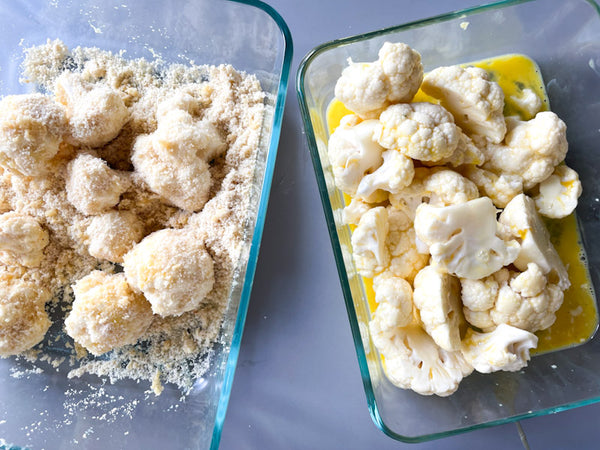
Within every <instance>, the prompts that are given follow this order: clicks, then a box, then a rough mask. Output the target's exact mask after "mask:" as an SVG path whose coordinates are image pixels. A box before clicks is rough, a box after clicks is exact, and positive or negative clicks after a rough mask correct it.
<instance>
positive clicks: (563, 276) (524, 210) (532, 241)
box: [499, 194, 571, 290]
mask: <svg viewBox="0 0 600 450" xmlns="http://www.w3.org/2000/svg"><path fill="white" fill-rule="evenodd" d="M499 221H500V223H501V224H503V225H505V226H507V227H508V228H509V229H510V231H511V233H512V235H513V236H514V237H515V238H517V239H518V240H519V242H520V249H519V252H518V255H517V258H516V259H515V260H514V263H513V264H514V265H515V266H516V267H517V268H518V269H519V270H526V269H527V267H528V265H529V263H532V262H534V263H536V264H537V265H538V266H540V268H541V269H542V271H543V272H544V274H546V275H547V277H548V280H549V281H550V282H551V283H554V284H557V285H558V287H559V288H560V289H561V290H565V289H567V288H568V287H569V286H570V285H571V282H570V281H569V274H568V273H567V269H566V268H565V266H564V264H563V262H562V261H561V259H560V256H558V253H557V252H556V249H555V248H554V246H553V245H552V243H551V242H550V235H549V233H548V230H547V229H546V226H545V225H544V222H543V221H542V219H541V217H540V216H539V214H538V213H537V210H536V208H535V202H534V201H533V200H532V199H531V198H530V197H528V196H526V195H525V194H520V195H517V196H516V197H515V198H513V199H512V200H511V201H510V203H509V204H508V205H506V208H504V210H503V211H502V214H500V218H499Z"/></svg>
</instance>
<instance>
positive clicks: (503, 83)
mask: <svg viewBox="0 0 600 450" xmlns="http://www.w3.org/2000/svg"><path fill="white" fill-rule="evenodd" d="M465 66H477V67H481V68H482V69H485V70H486V71H487V72H488V73H489V74H490V79H491V80H493V81H496V82H497V83H498V84H499V85H500V87H501V88H502V90H503V91H504V96H505V106H504V115H505V116H510V115H519V116H520V117H521V119H522V120H529V119H531V118H532V117H531V116H530V115H529V114H528V113H527V112H526V111H525V110H523V109H522V108H521V107H520V106H519V103H518V102H517V101H515V98H517V99H518V98H520V97H521V95H522V94H523V91H524V90H525V89H531V90H532V91H533V92H535V94H536V95H537V96H538V97H539V98H540V99H542V110H549V109H550V105H549V101H548V96H547V95H546V90H545V88H544V82H543V80H542V76H541V72H540V69H539V67H538V66H537V64H536V63H535V62H534V61H533V60H531V59H530V58H528V57H527V56H524V55H519V54H513V55H505V56H499V57H496V58H490V59H486V60H482V61H477V62H473V63H469V64H465ZM413 101H415V102H416V101H419V102H423V101H428V102H431V103H439V102H438V101H437V100H435V99H433V98H432V97H429V96H428V95H426V94H424V93H423V92H422V91H421V90H419V92H417V94H416V95H415V97H414V98H413ZM347 114H352V111H350V110H349V109H348V108H346V107H345V106H344V104H343V103H341V102H340V101H339V100H336V99H334V100H333V101H332V102H331V103H330V104H329V106H328V108H327V125H328V128H329V133H332V132H333V130H335V128H336V127H337V126H338V125H339V124H340V120H341V119H342V117H344V116H345V115H347ZM344 199H345V201H346V204H348V203H349V202H350V196H348V195H346V194H344ZM545 222H546V225H547V227H548V230H549V232H550V236H551V240H552V243H553V244H554V246H555V247H556V250H557V251H558V254H559V255H560V257H561V259H562V261H563V263H564V264H565V266H566V267H567V270H568V273H569V279H570V281H571V287H570V288H569V289H567V290H566V291H565V293H564V295H565V298H564V302H563V304H562V306H561V308H560V309H559V310H558V312H557V314H556V322H555V323H554V324H553V325H552V326H551V327H550V328H548V329H546V330H543V331H539V332H538V333H536V334H537V336H538V338H539V341H538V347H537V348H536V349H535V350H533V351H532V353H537V354H540V353H547V352H549V351H555V350H560V349H564V348H568V347H572V346H575V345H579V344H582V343H584V342H587V341H588V340H589V339H590V338H591V337H592V336H593V335H594V333H595V332H596V329H597V328H598V310H597V307H596V299H595V297H594V292H593V287H592V283H591V280H590V276H589V271H588V268H587V262H586V258H585V252H584V250H583V246H582V243H581V239H580V236H579V230H578V226H577V219H576V217H575V215H574V214H572V215H571V216H569V217H566V218H564V219H560V220H552V219H547V220H546V221H545ZM352 228H354V227H352ZM363 285H364V288H365V293H366V295H367V300H368V303H369V308H370V311H371V312H373V311H375V309H376V308H377V303H376V302H375V293H374V291H373V281H372V280H371V279H369V278H363Z"/></svg>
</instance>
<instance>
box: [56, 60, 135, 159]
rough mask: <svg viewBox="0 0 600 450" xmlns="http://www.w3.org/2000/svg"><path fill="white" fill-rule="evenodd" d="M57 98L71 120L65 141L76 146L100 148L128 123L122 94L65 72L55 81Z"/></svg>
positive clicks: (127, 114)
mask: <svg viewBox="0 0 600 450" xmlns="http://www.w3.org/2000/svg"><path fill="white" fill-rule="evenodd" d="M55 95H56V99H57V101H58V102H59V103H61V104H63V105H64V106H65V109H66V113H67V118H68V119H69V128H68V133H67V134H66V136H65V140H66V141H67V142H69V143H70V144H72V145H75V146H87V147H100V146H102V145H104V144H106V143H108V142H110V141H111V140H113V139H114V138H115V137H117V135H118V134H119V132H120V131H121V129H122V128H123V125H125V123H127V121H128V120H129V110H128V109H127V107H126V106H125V103H124V102H123V99H122V98H121V96H120V95H119V93H118V92H117V91H116V90H114V89H112V88H111V87H109V86H107V85H106V84H102V83H96V84H94V83H90V82H88V81H86V80H85V79H84V78H83V76H82V75H81V74H79V73H73V72H69V71H65V72H63V73H62V74H61V76H60V77H58V79H57V80H56V85H55Z"/></svg>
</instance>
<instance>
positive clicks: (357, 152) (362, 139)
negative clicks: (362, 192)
mask: <svg viewBox="0 0 600 450" xmlns="http://www.w3.org/2000/svg"><path fill="white" fill-rule="evenodd" d="M376 124H377V121H376V120H365V121H360V119H359V118H358V116H355V115H353V114H351V115H347V116H344V117H343V118H342V120H341V122H340V125H339V126H338V127H337V128H336V129H335V131H334V132H333V133H332V134H331V136H330V138H329V144H328V147H327V153H328V155H329V161H330V162H331V169H332V171H333V178H334V180H335V184H336V186H337V187H338V188H339V189H340V190H342V191H343V192H345V193H346V194H348V195H355V194H356V190H357V188H358V185H359V184H360V182H361V180H362V179H363V177H364V176H365V173H368V172H372V171H374V170H375V169H377V168H378V167H379V166H381V164H382V163H383V158H382V156H381V153H382V152H383V151H384V150H385V149H384V148H383V147H381V146H380V145H379V144H378V143H377V142H375V140H374V139H373V130H374V129H375V126H376Z"/></svg>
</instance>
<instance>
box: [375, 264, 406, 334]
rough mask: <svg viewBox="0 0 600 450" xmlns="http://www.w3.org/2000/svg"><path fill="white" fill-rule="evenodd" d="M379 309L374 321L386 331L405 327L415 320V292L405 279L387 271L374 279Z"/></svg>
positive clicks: (376, 311)
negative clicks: (413, 295)
mask: <svg viewBox="0 0 600 450" xmlns="http://www.w3.org/2000/svg"><path fill="white" fill-rule="evenodd" d="M373 291H374V292H375V301H376V302H377V309H376V310H375V313H374V315H373V320H377V321H379V323H380V325H381V326H382V327H383V328H385V329H388V328H389V329H391V328H393V327H403V326H405V325H408V324H410V323H411V322H412V320H413V300H412V294H413V290H412V287H411V286H410V283H409V282H408V281H406V280H405V279H404V278H400V277H396V276H394V275H393V274H392V273H391V272H389V271H385V272H383V273H382V274H381V275H378V276H377V277H375V278H374V279H373Z"/></svg>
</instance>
